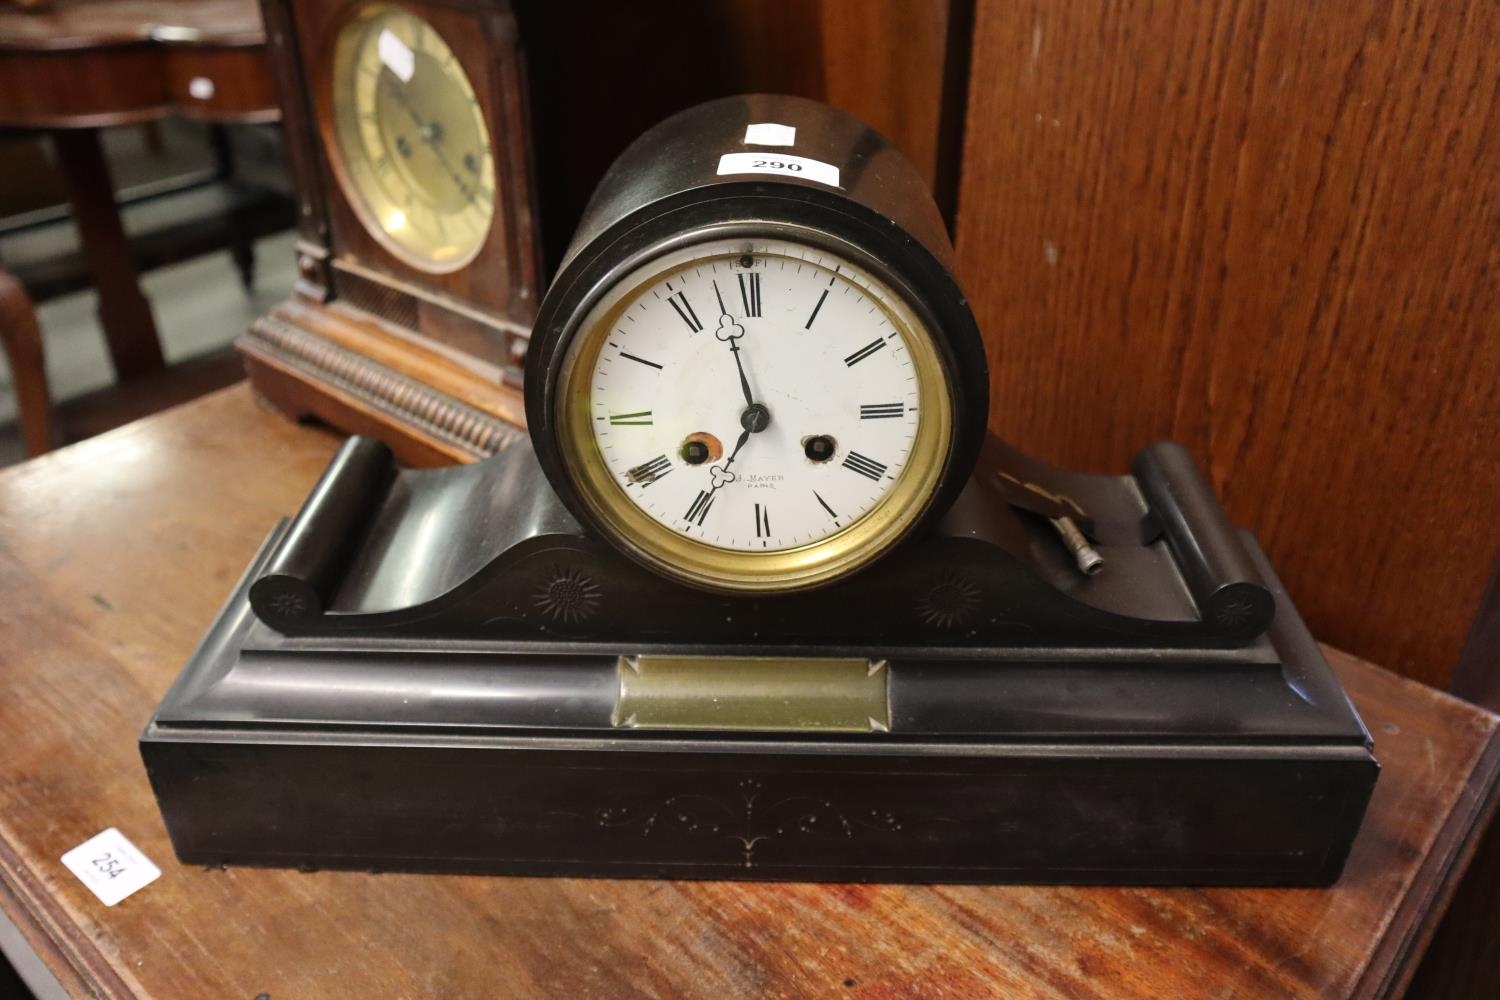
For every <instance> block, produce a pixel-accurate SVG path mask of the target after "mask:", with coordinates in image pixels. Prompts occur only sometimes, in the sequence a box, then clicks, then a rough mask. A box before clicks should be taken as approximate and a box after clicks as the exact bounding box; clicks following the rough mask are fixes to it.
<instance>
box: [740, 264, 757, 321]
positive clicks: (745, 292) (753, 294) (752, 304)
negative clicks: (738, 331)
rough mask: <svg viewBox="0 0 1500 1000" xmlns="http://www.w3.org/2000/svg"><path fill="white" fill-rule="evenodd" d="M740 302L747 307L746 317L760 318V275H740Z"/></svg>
mask: <svg viewBox="0 0 1500 1000" xmlns="http://www.w3.org/2000/svg"><path fill="white" fill-rule="evenodd" d="M740 302H741V304H743V305H744V307H745V315H746V316H754V317H757V318H759V316H760V275H758V274H742V275H740Z"/></svg>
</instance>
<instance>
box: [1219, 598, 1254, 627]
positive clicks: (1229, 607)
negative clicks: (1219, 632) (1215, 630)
mask: <svg viewBox="0 0 1500 1000" xmlns="http://www.w3.org/2000/svg"><path fill="white" fill-rule="evenodd" d="M1254 614H1255V606H1254V605H1252V604H1251V603H1250V602H1249V601H1243V600H1240V601H1230V602H1228V603H1227V604H1225V605H1223V606H1221V607H1220V608H1219V609H1218V611H1217V612H1215V613H1214V620H1215V621H1217V622H1218V623H1219V624H1220V625H1222V626H1224V627H1225V628H1239V627H1240V626H1242V625H1244V624H1245V623H1246V622H1248V621H1249V620H1250V617H1251V616H1252V615H1254Z"/></svg>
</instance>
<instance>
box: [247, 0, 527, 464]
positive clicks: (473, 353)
mask: <svg viewBox="0 0 1500 1000" xmlns="http://www.w3.org/2000/svg"><path fill="white" fill-rule="evenodd" d="M381 2H382V0H264V3H263V8H264V13H265V20H266V29H267V34H268V37H269V45H270V54H271V63H272V67H273V73H274V75H275V77H276V83H277V87H278V90H279V92H280V95H281V100H282V107H283V109H284V122H285V129H286V139H287V147H288V150H289V153H288V156H289V160H290V167H291V170H292V173H293V177H294V181H295V186H296V189H297V192H298V200H299V232H298V237H299V238H298V243H297V255H298V259H297V267H298V279H297V283H296V286H295V289H294V291H293V293H292V295H291V297H290V298H288V299H287V300H286V301H285V302H283V303H281V304H280V305H278V306H276V307H275V308H274V309H272V310H271V311H270V312H269V313H267V314H266V315H264V316H262V317H261V318H259V319H258V320H256V321H255V323H254V324H253V325H252V326H251V328H250V329H249V331H247V332H246V334H245V335H244V336H243V337H242V338H241V339H240V342H239V348H240V351H241V353H242V354H243V356H244V358H245V365H246V369H247V371H248V373H249V376H250V379H251V381H252V383H253V384H254V385H255V387H256V389H257V390H258V391H259V393H260V394H261V396H262V397H263V398H265V399H266V400H267V401H268V402H270V403H271V404H272V405H273V406H275V407H277V408H278V409H281V410H283V411H285V412H286V413H287V414H288V415H290V416H293V417H296V418H303V417H316V418H318V419H321V420H323V421H326V422H327V423H330V424H332V425H334V426H336V427H338V428H340V429H342V430H345V431H349V432H354V433H367V434H374V435H376V436H378V437H380V438H381V439H383V440H385V441H386V442H388V443H389V444H390V445H391V447H392V448H393V450H394V451H395V452H396V454H397V455H398V456H400V457H401V458H402V459H403V460H405V461H407V462H410V463H414V464H421V465H432V464H441V463H446V462H451V461H454V460H459V461H464V460H471V459H473V458H476V457H480V456H483V455H487V454H490V453H491V452H493V451H494V450H496V448H498V447H499V446H501V445H502V444H504V443H505V442H506V441H507V440H508V439H509V438H511V437H512V436H514V435H515V434H516V433H518V432H517V429H516V428H517V427H518V426H520V425H522V424H523V423H524V405H523V402H522V398H521V394H520V391H519V387H520V378H521V362H522V360H523V359H524V357H525V350H526V342H527V335H528V331H529V330H530V326H531V321H532V319H533V317H534V315H535V310H536V305H537V299H538V297H539V281H540V262H539V252H538V241H537V237H536V221H535V220H536V211H535V205H534V195H533V191H534V186H533V177H532V164H531V160H530V153H529V144H528V141H527V135H528V123H527V115H526V102H525V98H524V90H525V87H524V83H523V75H522V70H521V64H520V61H521V56H520V48H519V44H518V41H517V31H516V21H515V16H514V14H513V12H512V10H511V8H510V5H509V4H508V3H506V2H504V0H498V2H497V0H402V3H401V6H402V7H404V8H406V9H407V10H410V11H411V12H412V13H414V14H415V15H417V16H418V17H420V18H422V19H423V20H424V21H426V22H427V23H428V24H429V25H431V26H432V28H433V29H435V30H436V31H437V32H438V33H439V34H440V35H441V36H442V37H443V40H444V41H445V42H446V43H447V44H448V46H449V47H450V48H451V49H452V51H453V54H454V56H455V57H456V58H457V59H458V61H459V63H460V64H461V65H462V67H463V70H464V73H465V74H466V75H467V76H468V79H469V81H470V83H471V84H472V86H473V88H474V93H475V96H476V97H477V99H478V100H479V102H480V105H481V108H482V110H483V113H484V117H485V122H486V125H487V127H488V129H489V133H490V141H491V145H492V149H493V158H494V164H495V188H496V190H495V214H494V219H493V221H492V223H491V226H490V230H489V233H488V235H487V236H486V238H485V242H484V244H483V245H482V246H481V247H480V249H479V251H478V253H477V254H476V255H475V256H474V258H473V259H472V260H471V261H470V262H469V263H468V264H466V265H465V266H463V267H460V268H458V269H456V270H452V271H449V272H447V273H439V272H434V271H428V270H425V269H423V268H420V267H416V266H414V265H413V264H412V263H410V262H408V261H407V260H406V259H403V257H402V256H400V255H398V254H397V253H395V252H393V251H392V249H390V247H389V246H388V245H387V244H386V243H385V242H384V241H383V240H382V239H380V238H377V237H376V236H375V235H374V234H372V233H371V232H370V230H369V229H368V228H367V227H366V226H365V224H364V223H363V222H362V221H361V219H360V215H359V210H358V209H357V208H356V206H355V205H354V204H353V203H352V202H351V196H350V194H349V190H348V188H347V186H346V184H345V183H344V178H343V174H342V171H343V167H342V165H341V163H340V160H339V154H338V151H337V143H336V141H335V137H334V126H333V116H332V107H331V101H332V96H331V95H332V86H331V83H332V81H331V72H332V69H331V67H332V63H333V50H334V46H335V43H336V41H337V39H338V35H339V32H340V30H341V29H342V28H343V27H344V26H345V25H346V24H348V23H349V21H350V20H351V19H352V18H354V17H355V16H357V15H358V14H359V12H360V11H362V10H365V9H367V8H368V7H369V6H372V5H377V4H379V3H381Z"/></svg>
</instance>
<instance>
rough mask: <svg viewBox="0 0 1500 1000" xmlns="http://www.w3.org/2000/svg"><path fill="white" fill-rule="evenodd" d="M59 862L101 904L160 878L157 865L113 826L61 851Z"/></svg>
mask: <svg viewBox="0 0 1500 1000" xmlns="http://www.w3.org/2000/svg"><path fill="white" fill-rule="evenodd" d="M62 863H63V864H65V865H67V866H68V871H70V872H72V873H73V874H74V875H77V876H78V881H80V882H82V883H83V884H84V885H86V886H88V887H89V891H90V892H92V893H93V894H94V895H96V896H98V897H99V902H101V903H103V904H104V905H105V906H114V905H115V904H116V903H118V902H119V901H120V900H122V899H124V898H125V897H126V896H129V895H130V894H131V893H133V892H135V891H136V890H137V889H140V888H143V887H144V886H148V885H150V884H151V883H152V882H155V881H156V880H157V879H159V878H161V869H160V868H158V867H156V866H155V865H153V864H152V863H151V862H150V860H148V859H147V857H146V856H145V855H144V854H142V853H141V852H140V849H139V848H137V847H136V846H135V845H134V844H132V843H131V842H130V841H128V840H126V839H125V835H124V834H123V833H121V832H120V831H119V830H116V829H115V828H114V827H110V828H109V829H108V830H105V831H104V832H103V833H101V834H99V835H98V836H97V837H91V838H90V839H88V840H86V841H84V842H83V843H81V844H79V845H78V846H77V847H75V848H73V849H72V850H71V851H69V852H68V853H67V854H64V855H63V856H62Z"/></svg>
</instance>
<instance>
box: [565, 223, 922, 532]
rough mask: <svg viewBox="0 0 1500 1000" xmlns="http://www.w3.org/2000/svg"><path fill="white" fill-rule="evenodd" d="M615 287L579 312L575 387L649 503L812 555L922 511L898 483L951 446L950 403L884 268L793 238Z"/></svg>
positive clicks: (700, 528)
mask: <svg viewBox="0 0 1500 1000" xmlns="http://www.w3.org/2000/svg"><path fill="white" fill-rule="evenodd" d="M615 289H616V290H615V292H614V293H613V294H611V295H609V296H606V298H605V299H604V301H602V302H601V303H600V304H599V305H597V306H596V307H595V308H594V309H593V310H592V311H591V314H590V316H589V317H588V318H587V319H585V321H584V325H583V329H585V330H588V331H591V332H590V334H589V335H588V337H587V338H586V342H587V341H591V342H592V349H591V350H588V351H585V352H583V354H584V355H586V357H585V356H580V357H579V359H578V365H577V369H576V370H575V373H574V375H573V377H572V381H573V383H574V385H575V386H577V391H578V392H579V393H580V394H581V395H583V396H584V399H583V400H580V402H581V403H583V404H584V406H582V407H580V415H586V419H587V425H588V430H587V434H588V435H589V436H590V437H591V438H592V441H593V444H594V446H595V448H596V453H597V455H598V457H599V459H600V460H602V465H603V468H604V470H605V471H606V472H607V475H608V477H609V479H610V480H611V481H612V482H613V484H614V488H615V490H616V493H617V496H618V497H623V499H624V501H625V503H626V504H628V506H629V507H631V508H633V509H634V510H635V511H636V512H639V513H640V514H644V515H645V517H647V518H649V519H650V521H652V522H654V524H655V525H657V526H659V528H661V529H666V530H667V531H670V532H672V533H674V534H675V535H678V536H680V537H682V538H684V539H690V540H691V541H693V542H695V543H698V544H700V545H702V546H707V547H710V548H713V549H718V550H723V551H726V552H735V553H745V554H752V553H778V552H779V553H786V552H791V551H796V550H808V551H813V550H816V549H818V547H819V546H826V545H827V544H828V543H829V542H830V541H832V540H833V539H835V538H837V537H838V536H840V535H841V533H844V532H846V531H848V530H849V529H850V528H851V527H852V526H856V525H860V524H861V523H862V522H864V521H866V520H867V519H869V518H871V517H872V516H875V515H877V514H882V513H883V517H884V518H885V519H886V520H892V519H895V520H899V519H900V517H901V516H902V509H900V508H903V507H910V506H911V505H912V504H913V503H914V502H917V503H918V505H919V502H920V500H921V499H922V498H923V496H924V494H923V492H922V491H920V490H917V491H910V492H908V491H905V490H903V489H902V486H903V484H905V485H906V486H907V487H908V488H909V487H910V486H911V485H912V479H913V475H912V472H913V470H915V478H916V479H918V480H922V481H923V482H925V481H927V480H928V479H930V478H931V477H930V474H929V472H928V470H930V469H931V468H932V467H934V466H935V464H936V462H937V461H938V459H939V457H940V456H938V455H936V454H934V453H933V452H934V450H935V449H934V448H933V441H934V440H935V439H934V438H933V436H932V435H931V434H930V433H929V434H928V435H927V436H926V439H925V440H924V438H923V435H921V433H920V432H921V431H922V429H923V427H924V423H923V422H924V421H928V422H929V425H928V429H929V431H931V429H932V427H933V426H935V425H945V424H946V419H945V418H946V409H947V408H948V407H949V405H950V403H949V400H948V398H947V393H946V385H945V383H944V381H943V379H942V377H941V372H940V370H939V369H940V366H939V364H938V359H937V354H936V350H935V348H934V346H933V343H932V340H931V337H930V335H929V334H928V333H927V331H926V330H925V329H924V328H923V327H922V326H921V324H920V323H919V322H918V321H917V320H916V318H915V317H914V316H913V315H912V314H911V312H910V310H909V309H908V308H907V307H906V305H905V304H904V302H902V301H901V300H900V298H899V297H898V296H897V295H896V293H895V292H894V291H893V290H891V289H890V288H889V287H887V286H886V285H885V284H884V283H882V282H881V281H879V280H878V279H877V278H876V277H875V276H873V275H872V274H870V273H869V272H867V271H865V270H862V269H860V268H858V267H855V266H854V265H852V264H851V263H850V262H849V261H847V260H844V259H842V258H840V257H839V256H836V255H834V254H832V253H828V252H825V251H822V250H818V249H814V248H810V247H807V246H803V245H800V244H798V243H794V242H786V241H775V240H772V241H761V240H755V241H749V242H747V241H745V240H733V239H731V240H723V241H719V242H714V243H708V244H702V245H698V246H695V247H692V248H690V249H688V250H684V251H679V252H677V253H675V254H672V255H669V256H667V257H664V258H660V259H658V260H655V261H652V262H650V263H649V264H647V265H644V266H643V267H641V268H639V269H638V270H637V271H636V272H635V273H633V274H630V275H627V276H626V277H624V278H622V279H621V280H620V281H619V282H618V283H617V284H616V286H615ZM585 407H586V408H585ZM929 414H931V415H930V416H929ZM923 444H925V445H926V449H925V451H920V453H919V450H920V447H921V445H923ZM903 494H904V495H903ZM893 503H894V504H895V505H896V509H893V508H892V504H893ZM913 513H914V512H913ZM825 551H826V550H825Z"/></svg>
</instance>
